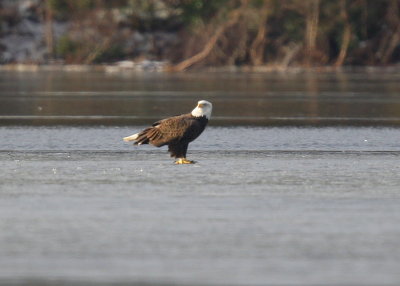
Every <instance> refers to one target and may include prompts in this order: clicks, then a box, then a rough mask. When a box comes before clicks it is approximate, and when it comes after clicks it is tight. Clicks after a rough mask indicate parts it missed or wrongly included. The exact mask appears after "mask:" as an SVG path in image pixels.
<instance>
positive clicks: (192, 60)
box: [171, 0, 249, 71]
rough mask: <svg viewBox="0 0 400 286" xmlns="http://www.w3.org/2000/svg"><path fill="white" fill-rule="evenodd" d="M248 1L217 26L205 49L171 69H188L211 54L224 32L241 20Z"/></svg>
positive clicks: (243, 1)
mask: <svg viewBox="0 0 400 286" xmlns="http://www.w3.org/2000/svg"><path fill="white" fill-rule="evenodd" d="M248 2H249V0H242V1H241V5H240V7H239V8H237V9H234V10H232V11H231V12H230V13H229V14H228V17H227V19H228V20H227V21H226V22H224V23H222V24H221V25H219V26H218V27H217V29H216V30H215V32H214V34H213V35H212V36H211V38H210V39H209V40H208V41H207V43H206V44H205V45H204V47H203V49H202V50H201V51H200V52H199V53H197V54H195V55H194V56H192V57H190V58H188V59H186V60H183V61H182V62H180V63H178V64H176V65H175V66H173V67H172V68H171V69H172V70H173V71H183V70H185V69H187V68H188V67H190V66H192V65H194V64H195V63H198V62H200V61H202V60H204V59H205V58H206V57H207V56H208V55H209V54H210V52H211V51H212V49H213V48H214V47H215V45H216V43H217V42H218V40H219V38H220V37H221V36H222V35H223V33H224V32H225V31H226V30H227V29H228V28H230V27H232V26H233V25H235V24H236V23H237V22H238V21H239V19H240V16H241V15H242V13H243V12H244V11H245V9H246V7H247V4H248Z"/></svg>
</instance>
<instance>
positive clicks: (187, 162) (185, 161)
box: [175, 158, 196, 165]
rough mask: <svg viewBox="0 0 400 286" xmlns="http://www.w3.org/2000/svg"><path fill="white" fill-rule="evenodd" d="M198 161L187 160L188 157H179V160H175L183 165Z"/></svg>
mask: <svg viewBox="0 0 400 286" xmlns="http://www.w3.org/2000/svg"><path fill="white" fill-rule="evenodd" d="M195 163H196V161H191V160H187V159H186V158H179V160H177V161H175V164H177V165H182V164H195Z"/></svg>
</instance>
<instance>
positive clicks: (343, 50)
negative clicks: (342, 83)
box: [335, 0, 351, 67]
mask: <svg viewBox="0 0 400 286" xmlns="http://www.w3.org/2000/svg"><path fill="white" fill-rule="evenodd" d="M340 17H341V19H342V21H343V36H342V44H341V47H340V52H339V55H338V57H337V59H336V62H335V66H336V67H340V66H342V65H343V63H344V60H345V59H346V55H347V50H348V48H349V44H350V40H351V25H350V22H349V16H348V14H347V9H346V0H340Z"/></svg>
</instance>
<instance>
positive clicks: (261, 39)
mask: <svg viewBox="0 0 400 286" xmlns="http://www.w3.org/2000/svg"><path fill="white" fill-rule="evenodd" d="M270 2H271V1H270V0H263V5H262V7H261V10H260V12H259V14H260V20H259V24H258V30H257V35H256V37H255V38H254V40H253V42H252V43H251V46H250V60H251V63H252V64H253V65H255V66H257V65H261V64H263V63H264V50H265V44H266V42H267V38H266V36H267V35H266V34H267V20H268V14H269V10H270V4H271V3H270Z"/></svg>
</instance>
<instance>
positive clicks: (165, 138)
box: [135, 113, 204, 147]
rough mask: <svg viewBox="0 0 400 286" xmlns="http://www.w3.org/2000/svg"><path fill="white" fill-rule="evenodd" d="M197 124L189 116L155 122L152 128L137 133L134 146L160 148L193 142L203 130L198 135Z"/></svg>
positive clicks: (184, 115)
mask: <svg viewBox="0 0 400 286" xmlns="http://www.w3.org/2000/svg"><path fill="white" fill-rule="evenodd" d="M199 127H200V126H199V123H198V122H197V121H196V120H195V119H193V117H192V116H191V114H190V113H189V114H183V115H179V116H173V117H170V118H166V119H163V120H160V121H157V122H155V123H154V124H153V125H152V127H149V128H146V129H144V130H143V131H142V132H140V133H139V135H138V137H137V139H136V143H135V144H148V143H150V144H152V145H154V146H157V147H161V146H164V145H167V144H172V143H176V142H180V141H186V142H187V143H189V142H190V141H192V140H194V139H195V138H196V137H197V136H198V135H200V133H201V132H202V131H203V130H204V128H201V127H200V129H201V131H200V133H199V134H196V133H197V132H195V130H199Z"/></svg>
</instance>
